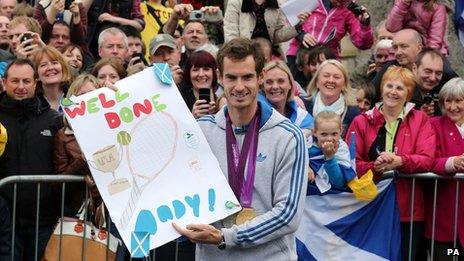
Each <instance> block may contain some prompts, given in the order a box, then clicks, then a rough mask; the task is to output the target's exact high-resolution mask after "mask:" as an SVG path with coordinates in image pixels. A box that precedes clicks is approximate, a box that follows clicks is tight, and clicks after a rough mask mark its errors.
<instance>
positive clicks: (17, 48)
mask: <svg viewBox="0 0 464 261" xmlns="http://www.w3.org/2000/svg"><path fill="white" fill-rule="evenodd" d="M41 35H42V28H41V27H40V24H39V22H37V20H36V19H34V18H31V17H27V16H17V17H15V18H13V20H11V22H10V38H11V41H10V52H11V54H13V55H14V56H15V57H18V58H27V57H30V56H31V55H32V53H33V52H34V51H35V50H37V49H38V48H39V47H43V46H45V43H44V42H43V41H42V39H41Z"/></svg>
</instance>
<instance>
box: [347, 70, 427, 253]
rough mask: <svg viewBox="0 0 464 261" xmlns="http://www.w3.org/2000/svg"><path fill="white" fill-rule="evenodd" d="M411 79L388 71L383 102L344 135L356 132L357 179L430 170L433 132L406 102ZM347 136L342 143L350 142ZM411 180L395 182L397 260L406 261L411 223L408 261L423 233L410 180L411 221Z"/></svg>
mask: <svg viewBox="0 0 464 261" xmlns="http://www.w3.org/2000/svg"><path fill="white" fill-rule="evenodd" d="M414 86H415V81H414V75H413V74H412V73H411V71H409V70H408V69H406V68H403V67H398V66H391V67H390V68H389V69H388V70H387V71H386V72H385V74H384V76H383V78H382V82H381V94H382V99H383V102H380V103H378V104H376V106H375V107H374V108H373V109H371V110H369V111H367V112H365V113H363V114H361V115H359V116H357V117H356V118H355V119H354V120H353V122H352V124H351V126H350V128H349V129H348V132H347V133H351V132H355V137H356V170H357V173H358V176H362V175H363V174H364V173H366V172H367V171H368V170H369V169H371V170H372V171H373V172H374V175H375V178H376V179H377V180H378V179H379V178H380V177H381V175H382V173H384V172H386V171H390V170H396V171H399V172H400V173H420V172H426V171H429V170H430V169H431V168H432V164H433V161H434V156H435V145H436V141H435V133H434V131H433V129H432V126H431V124H430V122H429V119H428V116H427V115H426V114H425V113H423V112H421V111H418V110H415V109H414V104H412V103H409V102H408V101H410V100H411V97H412V94H413V92H414ZM350 136H351V135H347V143H348V144H349V143H350V140H349V139H350ZM412 182H413V181H412V179H398V180H396V195H397V202H398V206H399V210H400V218H401V239H402V240H401V248H402V259H403V260H408V254H409V236H410V230H409V229H410V225H411V223H410V222H411V221H412V222H413V235H412V249H411V251H412V253H411V257H412V260H415V257H416V252H417V250H418V244H419V242H420V240H421V238H422V236H423V232H424V222H423V221H424V197H423V185H422V182H421V181H420V180H416V181H415V191H414V211H413V213H412V216H411V209H410V206H411V198H412V193H413V190H412V186H413V185H412Z"/></svg>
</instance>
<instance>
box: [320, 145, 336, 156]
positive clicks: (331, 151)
mask: <svg viewBox="0 0 464 261" xmlns="http://www.w3.org/2000/svg"><path fill="white" fill-rule="evenodd" d="M321 149H322V153H324V156H325V158H327V159H331V158H333V156H334V155H335V153H336V152H337V150H338V141H335V142H332V141H326V142H324V143H322V147H321Z"/></svg>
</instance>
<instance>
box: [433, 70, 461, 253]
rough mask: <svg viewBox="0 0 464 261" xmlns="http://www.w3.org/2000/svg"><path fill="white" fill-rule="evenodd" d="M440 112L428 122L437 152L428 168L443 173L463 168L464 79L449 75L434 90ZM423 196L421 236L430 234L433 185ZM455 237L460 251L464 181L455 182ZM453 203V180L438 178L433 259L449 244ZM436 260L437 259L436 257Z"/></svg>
mask: <svg viewBox="0 0 464 261" xmlns="http://www.w3.org/2000/svg"><path fill="white" fill-rule="evenodd" d="M438 98H439V103H440V105H441V107H442V108H443V109H444V112H445V113H444V114H445V115H444V116H441V117H436V118H432V119H431V120H430V122H431V123H432V127H433V128H434V130H435V133H436V136H437V156H436V159H435V163H434V166H433V169H432V171H433V172H435V173H437V174H439V175H443V176H452V175H454V174H455V173H456V172H461V173H462V172H464V129H463V127H464V125H463V124H464V80H463V79H462V78H453V79H451V80H450V81H448V82H447V83H446V84H445V85H444V86H443V88H442V89H441V90H440V93H439V94H438ZM429 191H430V193H427V194H426V196H425V203H426V204H425V206H426V210H427V211H426V217H425V225H426V229H425V236H426V237H427V238H429V239H431V238H432V228H433V212H432V211H433V208H432V207H433V193H432V191H433V187H432V188H431V189H430V190H429ZM458 197H459V199H458V202H459V205H458V208H457V210H458V220H457V225H458V230H457V235H456V236H457V239H458V245H459V246H460V253H464V249H463V248H464V184H463V182H460V183H459V196H458ZM455 204H456V181H455V180H442V181H439V182H438V186H437V201H436V212H435V213H436V220H435V238H434V243H435V247H434V249H435V250H434V254H435V255H437V256H435V258H434V259H437V257H438V256H439V255H442V254H441V253H446V249H448V248H449V249H451V248H453V241H454V236H455V235H454V223H455V221H454V217H455ZM438 260H439V259H438Z"/></svg>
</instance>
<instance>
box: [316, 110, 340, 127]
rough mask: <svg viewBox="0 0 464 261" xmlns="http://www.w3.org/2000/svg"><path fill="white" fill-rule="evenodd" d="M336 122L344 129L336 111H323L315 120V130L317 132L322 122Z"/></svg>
mask: <svg viewBox="0 0 464 261" xmlns="http://www.w3.org/2000/svg"><path fill="white" fill-rule="evenodd" d="M329 121H331V122H336V123H337V124H338V126H339V127H340V128H342V119H341V118H340V116H339V115H338V114H337V113H335V112H334V111H321V112H319V113H318V114H317V115H316V117H315V118H314V130H317V126H318V125H319V124H320V123H321V122H329Z"/></svg>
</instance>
